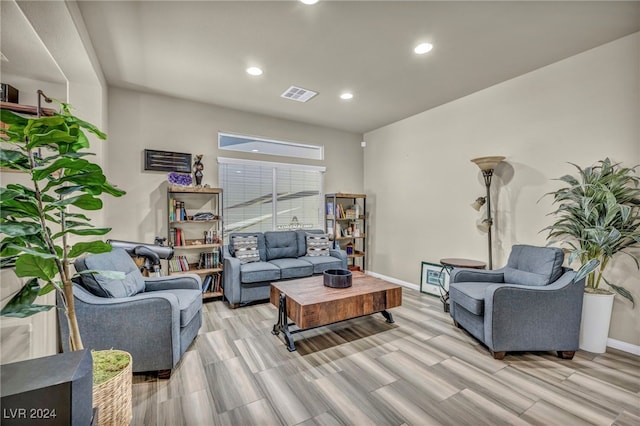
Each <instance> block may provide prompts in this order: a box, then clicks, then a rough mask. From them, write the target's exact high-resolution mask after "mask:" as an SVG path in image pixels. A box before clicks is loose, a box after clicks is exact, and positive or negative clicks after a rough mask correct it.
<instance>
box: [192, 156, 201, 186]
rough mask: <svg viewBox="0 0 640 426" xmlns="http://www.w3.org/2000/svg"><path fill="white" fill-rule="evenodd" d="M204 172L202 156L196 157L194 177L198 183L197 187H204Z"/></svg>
mask: <svg viewBox="0 0 640 426" xmlns="http://www.w3.org/2000/svg"><path fill="white" fill-rule="evenodd" d="M202 170H204V164H202V154H197V155H196V161H194V162H193V177H194V179H195V181H196V186H197V187H201V186H202V175H203V173H202Z"/></svg>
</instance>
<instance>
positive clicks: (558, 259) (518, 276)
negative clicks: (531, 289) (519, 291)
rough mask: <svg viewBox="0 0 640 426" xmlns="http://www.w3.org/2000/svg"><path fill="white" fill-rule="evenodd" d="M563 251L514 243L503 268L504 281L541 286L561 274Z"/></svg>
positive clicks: (555, 248)
mask: <svg viewBox="0 0 640 426" xmlns="http://www.w3.org/2000/svg"><path fill="white" fill-rule="evenodd" d="M563 261H564V252H563V251H562V249H559V248H557V247H534V246H527V245H514V246H513V248H512V249H511V254H510V255H509V260H508V261H507V266H506V267H505V269H504V281H505V282H507V283H512V284H521V285H532V286H543V285H548V284H550V283H552V282H554V281H556V280H557V279H558V278H560V276H561V275H562V262H563Z"/></svg>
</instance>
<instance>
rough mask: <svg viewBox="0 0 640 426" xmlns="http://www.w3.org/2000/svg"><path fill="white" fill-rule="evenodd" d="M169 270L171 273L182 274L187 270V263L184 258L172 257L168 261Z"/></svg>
mask: <svg viewBox="0 0 640 426" xmlns="http://www.w3.org/2000/svg"><path fill="white" fill-rule="evenodd" d="M169 270H170V271H171V272H184V271H188V270H189V261H188V260H187V257H186V256H174V257H173V259H171V260H169Z"/></svg>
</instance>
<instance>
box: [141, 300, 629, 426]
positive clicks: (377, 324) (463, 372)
mask: <svg viewBox="0 0 640 426" xmlns="http://www.w3.org/2000/svg"><path fill="white" fill-rule="evenodd" d="M204 309H205V312H204V314H203V315H204V318H203V322H204V324H203V327H202V329H201V331H200V335H199V336H198V337H197V339H196V341H195V342H194V344H193V345H192V346H191V347H190V348H189V350H188V351H187V352H186V354H185V356H184V357H183V359H182V360H181V362H180V364H179V365H178V367H177V368H176V369H175V370H174V372H173V375H172V377H171V379H169V380H158V379H157V378H155V377H153V376H146V375H135V376H134V384H133V406H134V407H133V412H134V414H133V422H132V424H133V425H171V426H175V425H305V426H307V425H308V426H311V425H370V424H376V425H501V424H504V425H512V424H515V425H527V424H532V425H563V426H565V425H583V424H584V425H586V424H596V425H612V424H615V425H635V426H638V425H640V357H638V356H634V355H631V354H627V353H625V352H620V351H616V350H610V352H607V353H606V354H602V355H596V354H591V353H587V352H578V353H577V354H576V356H575V358H574V359H573V360H571V361H568V360H561V359H559V358H557V357H556V356H555V354H554V353H518V354H511V353H510V354H507V356H506V358H505V359H504V361H497V360H494V359H493V358H492V357H491V356H490V355H489V353H488V351H487V350H486V349H485V348H484V347H483V346H481V345H480V344H479V343H478V342H477V341H476V340H474V339H473V338H472V337H470V336H469V335H468V334H466V333H465V332H464V331H462V330H460V329H457V328H455V327H454V326H453V325H452V322H451V318H450V317H449V314H445V313H444V312H443V311H442V305H441V304H440V302H439V300H438V299H437V298H435V297H433V296H429V295H426V294H421V293H419V292H418V291H415V290H412V289H407V288H404V289H403V305H402V307H399V308H394V309H392V310H391V312H392V314H393V316H394V319H395V324H387V323H386V322H385V320H384V318H383V317H382V315H380V314H375V315H372V316H368V317H362V318H357V319H354V320H350V321H346V322H342V323H338V324H334V325H331V326H327V327H321V328H317V329H314V330H309V331H305V332H303V333H299V334H295V335H294V337H295V340H296V346H297V351H296V352H291V353H290V352H288V351H287V349H286V348H285V345H284V343H283V339H282V335H280V336H274V335H272V334H271V333H270V331H271V329H272V327H273V324H274V323H275V321H276V314H277V311H276V308H275V307H274V306H272V305H270V304H268V303H264V304H259V305H254V306H248V307H243V308H238V309H235V310H234V309H229V307H228V306H227V305H226V304H225V303H223V302H220V301H215V302H210V303H207V304H206V305H205V308H204Z"/></svg>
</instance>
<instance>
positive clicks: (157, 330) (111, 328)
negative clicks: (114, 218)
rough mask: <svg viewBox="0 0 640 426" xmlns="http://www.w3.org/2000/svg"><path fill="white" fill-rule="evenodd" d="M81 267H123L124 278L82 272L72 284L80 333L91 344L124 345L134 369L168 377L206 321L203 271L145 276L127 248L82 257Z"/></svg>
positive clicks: (64, 330)
mask: <svg viewBox="0 0 640 426" xmlns="http://www.w3.org/2000/svg"><path fill="white" fill-rule="evenodd" d="M75 267H76V270H77V271H78V272H82V271H87V270H90V271H120V272H124V273H125V278H124V279H123V280H113V279H109V278H107V277H105V276H103V275H100V274H82V275H81V278H80V279H77V281H76V284H78V285H75V286H74V289H73V294H74V298H75V308H76V315H77V317H78V325H79V327H80V335H81V337H82V342H83V344H84V347H85V348H87V349H97V350H100V349H111V348H114V349H121V350H124V351H127V352H129V353H130V354H131V356H132V358H133V371H134V372H142V371H156V370H157V371H158V374H159V376H160V377H162V378H168V377H169V376H170V375H171V369H173V368H174V367H175V366H176V364H177V363H178V361H179V360H180V358H181V357H182V354H183V353H184V352H185V351H186V350H187V348H188V347H189V345H190V344H191V342H192V341H193V340H194V338H195V337H196V335H197V334H198V330H199V329H200V326H201V324H202V287H201V280H200V277H199V276H198V275H193V274H185V275H177V276H169V277H143V276H142V274H141V273H140V271H139V269H138V267H137V266H136V264H135V263H134V261H133V259H131V257H130V256H129V255H128V254H127V252H126V251H125V250H123V249H114V250H113V251H111V252H110V253H102V254H97V255H92V256H87V257H84V258H80V259H77V260H76V262H75ZM59 325H60V331H61V339H62V345H63V349H64V350H65V351H68V350H69V330H68V326H67V321H66V319H65V318H64V317H63V316H59Z"/></svg>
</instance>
